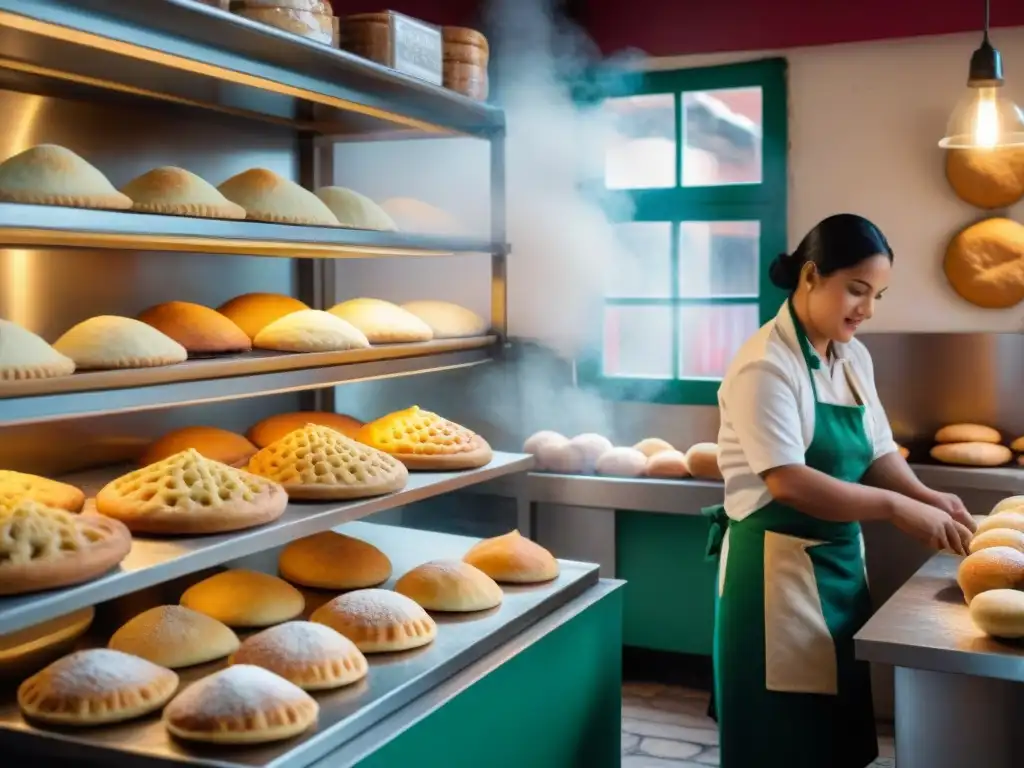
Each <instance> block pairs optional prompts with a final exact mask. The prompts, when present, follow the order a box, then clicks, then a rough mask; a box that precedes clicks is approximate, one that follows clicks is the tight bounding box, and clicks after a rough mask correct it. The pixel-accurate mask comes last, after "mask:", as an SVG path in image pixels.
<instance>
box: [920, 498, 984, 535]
mask: <svg viewBox="0 0 1024 768" xmlns="http://www.w3.org/2000/svg"><path fill="white" fill-rule="evenodd" d="M925 502H926V503H927V504H931V505H932V506H933V507H938V508H939V509H941V510H942V511H943V512H945V513H946V514H947V515H949V516H950V517H952V518H953V519H954V520H956V521H957V522H958V523H960V524H961V525H963V526H964V527H966V528H967V529H968V530H969V531H971V533H974V531H976V530H978V522H977V521H976V520H975V519H974V516H973V515H972V514H971V513H970V512H968V511H967V507H965V506H964V503H963V502H962V501H960V497H959V496H957V495H956V494H955V493H941V492H939V491H933V492H932V495H931V496H929V497H928V498H927V499H926V500H925Z"/></svg>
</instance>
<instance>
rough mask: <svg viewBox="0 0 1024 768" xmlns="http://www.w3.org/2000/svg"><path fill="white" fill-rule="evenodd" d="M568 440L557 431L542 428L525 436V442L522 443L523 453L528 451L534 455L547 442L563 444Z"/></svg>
mask: <svg viewBox="0 0 1024 768" xmlns="http://www.w3.org/2000/svg"><path fill="white" fill-rule="evenodd" d="M568 442H569V440H568V439H567V438H566V437H564V436H563V435H560V434H559V433H557V432H552V431H551V430H547V429H543V430H541V431H540V432H534V433H533V434H532V435H530V436H529V437H528V438H526V442H525V443H523V453H529V454H533V455H534V456H536V455H537V452H538V451H539V450H540V449H541V447H542V446H544V445H546V444H548V443H562V444H565V443H568Z"/></svg>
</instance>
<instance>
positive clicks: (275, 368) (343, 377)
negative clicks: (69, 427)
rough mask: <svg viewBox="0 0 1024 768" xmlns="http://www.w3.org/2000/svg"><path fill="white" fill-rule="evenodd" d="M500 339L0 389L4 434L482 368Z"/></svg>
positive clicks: (230, 362)
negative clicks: (32, 426)
mask: <svg viewBox="0 0 1024 768" xmlns="http://www.w3.org/2000/svg"><path fill="white" fill-rule="evenodd" d="M495 342H496V337H493V336H481V337H475V338H469V339H443V340H437V341H426V342H421V343H417V344H390V345H386V346H379V347H371V348H369V349H356V350H349V351H346V352H314V353H308V354H285V353H275V352H258V351H257V352H250V353H248V354H244V355H228V356H225V357H219V358H211V359H200V360H189V361H187V362H184V363H180V364H178V365H169V366H162V367H159V368H136V369H131V370H123V371H97V372H85V373H76V374H74V375H72V376H66V377H62V378H57V379H41V380H29V381H11V382H3V383H0V427H4V426H10V425H14V424H28V423H42V422H45V421H54V420H59V419H69V418H78V417H82V416H90V415H96V414H110V413H129V412H136V411H146V410H153V409H156V408H166V407H168V406H173V405H188V404H196V403H212V402H218V401H224V400H235V399H240V398H245V397H255V396H258V395H269V394H276V393H281V392H298V391H302V390H310V389H319V388H323V387H330V386H333V385H335V384H340V383H343V382H352V381H365V380H368V379H382V378H391V377H396V376H408V375H412V374H419V373H429V372H436V371H443V370H452V369H455V368H466V367H469V366H473V365H480V364H481V363H486V362H489V361H490V360H492V359H493V358H492V351H493V347H494V344H495Z"/></svg>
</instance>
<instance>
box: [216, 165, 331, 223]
mask: <svg viewBox="0 0 1024 768" xmlns="http://www.w3.org/2000/svg"><path fill="white" fill-rule="evenodd" d="M217 189H218V190H220V193H221V194H222V195H224V197H226V198H227V199H228V200H230V201H231V202H233V203H236V204H237V205H240V206H242V208H244V209H245V213H246V218H249V219H253V220H255V221H269V222H275V223H280V224H310V225H317V226H326V227H336V226H338V219H337V218H336V217H335V215H334V214H333V213H331V209H330V208H328V207H327V206H326V205H324V203H323V201H322V200H321V199H320V198H319V197H317V196H316V195H314V194H313V193H312V192H310V191H309V190H306V189H303V188H302V187H300V186H299V185H298V184H296V183H295V182H294V181H289V180H288V179H286V178H284V177H282V176H278V175H277V174H276V173H274V172H273V171H268V170H267V169H266V168H252V169H250V170H248V171H243V172H242V173H239V174H238V175H236V176H232V177H231V178H230V179H228V180H227V181H225V182H224V183H222V184H221V185H220V186H219V187H217Z"/></svg>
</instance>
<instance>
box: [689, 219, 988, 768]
mask: <svg viewBox="0 0 1024 768" xmlns="http://www.w3.org/2000/svg"><path fill="white" fill-rule="evenodd" d="M892 262H893V252H892V249H891V248H890V247H889V244H888V242H886V239H885V237H884V236H883V235H882V233H881V232H880V231H879V229H878V228H877V227H876V226H875V225H874V224H872V223H871V222H870V221H868V220H867V219H864V218H862V217H860V216H854V215H852V214H839V215H837V216H830V217H829V218H827V219H825V220H824V221H822V222H821V223H819V224H818V225H817V226H816V227H815V228H814V229H812V230H811V231H810V232H809V233H808V234H807V236H806V237H805V238H804V240H803V242H801V243H800V247H799V248H797V249H796V251H795V252H794V253H792V254H789V255H783V256H780V257H778V258H777V259H775V261H774V262H773V263H772V265H771V271H770V277H771V280H772V282H773V283H774V284H775V285H777V286H779V287H780V288H784V289H786V290H788V291H790V296H789V300H788V301H786V303H785V304H783V306H782V308H781V310H780V311H779V313H778V315H777V316H776V317H775V319H774V320H771V321H769V322H768V323H767V324H766V325H764V326H763V327H762V328H761V329H760V330H759V331H758V332H757V333H756V334H754V336H753V337H751V338H750V339H749V340H748V341H747V342H746V343H745V344H744V345H743V347H742V348H741V349H740V351H739V353H738V354H737V355H736V358H735V359H734V360H733V362H732V364H731V366H730V368H729V371H728V373H727V375H726V377H725V380H724V381H723V382H722V387H721V389H720V390H719V395H718V399H719V408H720V410H721V430H720V432H719V438H718V444H719V450H720V456H719V464H720V466H721V469H722V473H723V475H724V477H725V504H724V506H723V507H718V508H713V509H712V510H708V511H707V512H708V514H709V516H711V517H712V527H711V538H710V540H709V547H708V549H709V554H711V555H718V557H719V570H718V583H717V597H718V600H717V608H716V616H715V645H714V664H715V691H714V700H715V704H714V708H715V710H716V713H717V718H718V722H719V727H720V732H721V733H720V739H721V764H722V767H723V768H782V767H784V768H864V766H866V765H868V764H869V763H871V762H872V761H873V760H874V759H875V757H876V756H877V754H878V744H877V739H876V735H875V721H874V712H873V710H872V704H871V686H870V679H869V670H868V665H867V664H866V663H863V662H858V661H856V660H855V659H854V650H853V636H854V634H855V633H856V632H857V630H859V629H860V627H861V626H862V625H863V623H864V622H865V621H866V620H867V618H868V617H869V615H870V612H871V604H870V600H869V596H868V586H867V580H866V576H865V569H864V549H863V539H862V538H861V528H860V522H861V521H862V520H887V521H889V522H891V523H893V524H894V525H896V526H897V527H899V528H900V529H902V530H903V531H905V532H907V533H909V534H910V535H912V536H914V537H915V538H917V539H919V540H920V541H923V542H925V543H927V544H929V545H931V546H933V547H935V548H936V549H949V550H951V551H953V552H956V553H959V554H965V553H966V551H967V547H968V544H969V543H970V539H971V535H972V531H973V529H974V522H973V520H972V518H971V516H970V515H969V514H968V513H967V511H966V510H965V509H964V505H963V504H962V503H961V501H960V500H959V499H958V498H956V497H955V496H952V495H949V494H944V493H939V492H937V491H934V490H932V489H930V488H928V487H926V486H924V485H923V484H922V483H921V482H920V481H919V480H918V479H917V477H916V476H915V475H914V473H913V471H912V470H911V469H910V467H909V466H908V465H907V463H906V462H905V461H904V460H903V458H902V457H901V456H900V454H899V453H898V450H897V446H896V444H895V443H894V442H893V437H892V432H891V430H890V428H889V423H888V420H887V419H886V415H885V411H884V410H883V408H882V405H881V403H880V402H879V401H878V394H877V393H876V391H875V383H874V371H873V368H872V364H871V356H870V355H869V354H868V351H867V349H866V348H865V347H864V346H863V345H862V344H861V343H860V342H858V341H856V340H855V339H854V334H855V333H856V332H857V329H858V328H859V327H860V325H861V323H863V322H864V321H865V320H869V319H870V318H871V316H872V314H873V313H874V308H875V302H876V301H878V300H879V299H881V298H882V296H883V295H884V294H885V290H886V287H887V286H888V284H889V274H890V271H891V269H892Z"/></svg>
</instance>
